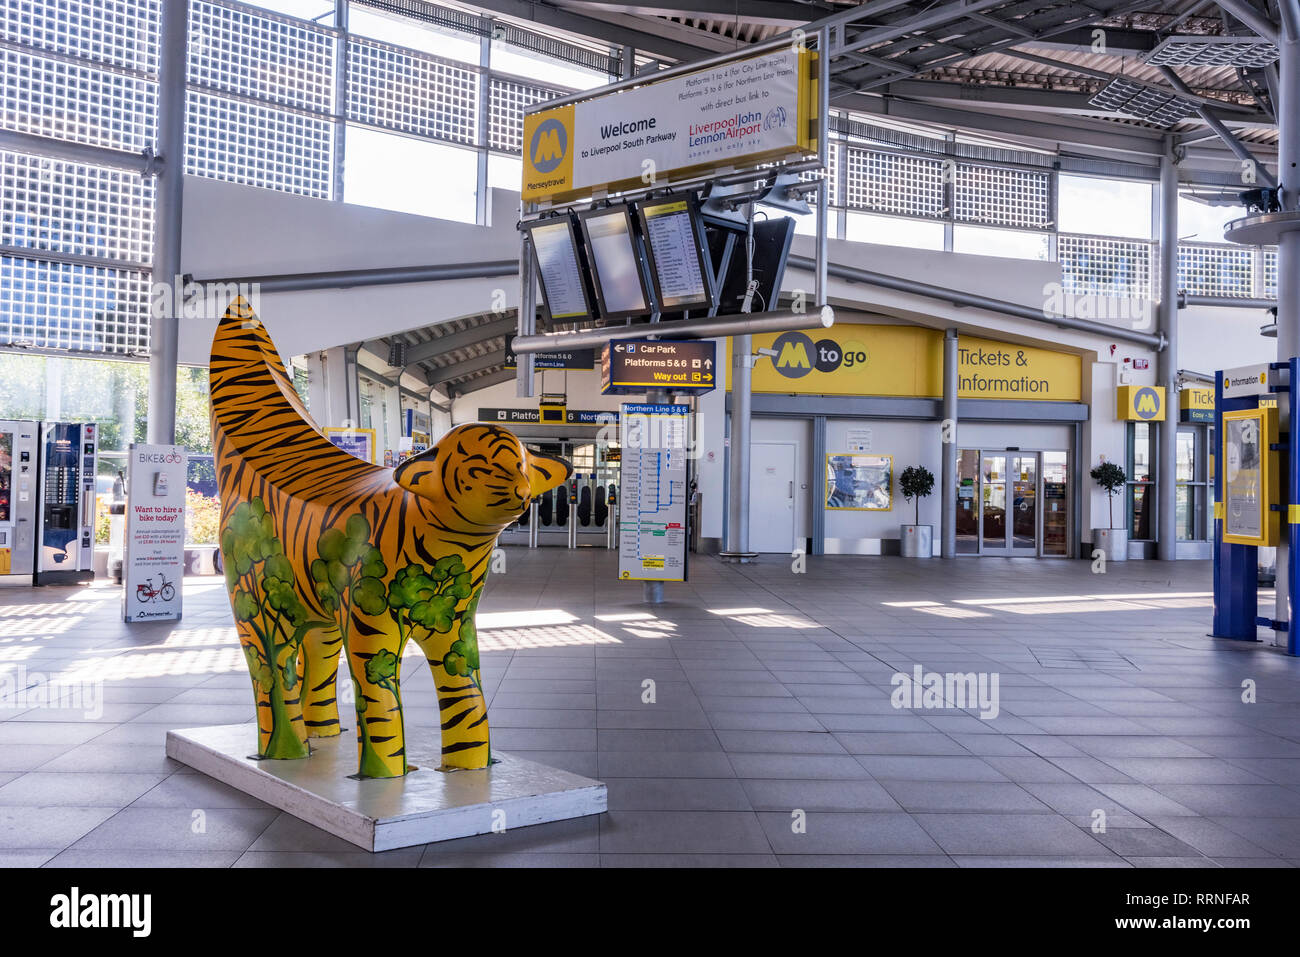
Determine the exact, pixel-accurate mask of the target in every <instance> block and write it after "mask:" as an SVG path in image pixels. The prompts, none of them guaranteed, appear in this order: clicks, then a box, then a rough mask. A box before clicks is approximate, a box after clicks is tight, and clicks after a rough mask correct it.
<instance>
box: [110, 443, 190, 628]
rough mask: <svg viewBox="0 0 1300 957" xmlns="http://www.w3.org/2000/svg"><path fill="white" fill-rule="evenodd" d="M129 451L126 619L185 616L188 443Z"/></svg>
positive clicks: (124, 561)
mask: <svg viewBox="0 0 1300 957" xmlns="http://www.w3.org/2000/svg"><path fill="white" fill-rule="evenodd" d="M127 456H128V457H127V486H126V487H127V494H126V544H125V548H124V552H123V556H122V582H123V590H122V618H123V619H124V620H125V621H161V620H164V619H174V618H180V617H181V581H182V579H183V578H184V577H185V473H186V468H187V465H188V459H189V455H188V453H187V452H186V451H185V447H184V446H182V445H132V446H131V450H130V452H128V453H127Z"/></svg>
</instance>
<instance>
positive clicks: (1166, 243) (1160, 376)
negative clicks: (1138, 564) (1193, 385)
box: [1156, 139, 1178, 561]
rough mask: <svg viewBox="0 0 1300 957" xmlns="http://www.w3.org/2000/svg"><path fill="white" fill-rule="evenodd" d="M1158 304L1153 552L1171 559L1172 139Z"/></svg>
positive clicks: (1174, 373) (1163, 162) (1174, 402)
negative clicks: (1159, 400) (1161, 408)
mask: <svg viewBox="0 0 1300 957" xmlns="http://www.w3.org/2000/svg"><path fill="white" fill-rule="evenodd" d="M1159 208H1160V305H1159V312H1158V313H1157V327H1158V329H1159V331H1160V332H1163V333H1164V335H1165V339H1166V342H1167V345H1166V346H1165V348H1164V350H1163V351H1161V352H1159V353H1157V355H1156V384H1157V385H1162V386H1164V387H1165V420H1164V421H1163V422H1161V423H1160V426H1159V429H1158V431H1157V435H1158V436H1159V442H1160V450H1159V455H1158V456H1157V459H1156V556H1157V557H1158V558H1160V559H1161V560H1165V561H1172V560H1173V559H1174V557H1175V552H1176V551H1177V548H1178V520H1177V518H1178V516H1177V510H1176V507H1175V506H1176V504H1177V501H1176V494H1177V477H1178V476H1177V469H1176V468H1175V459H1176V457H1177V453H1178V168H1177V167H1176V166H1175V165H1174V156H1173V142H1172V139H1170V140H1169V141H1167V142H1166V144H1165V154H1164V155H1163V156H1162V157H1161V158H1160V207H1159Z"/></svg>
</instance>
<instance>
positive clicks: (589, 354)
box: [501, 336, 596, 369]
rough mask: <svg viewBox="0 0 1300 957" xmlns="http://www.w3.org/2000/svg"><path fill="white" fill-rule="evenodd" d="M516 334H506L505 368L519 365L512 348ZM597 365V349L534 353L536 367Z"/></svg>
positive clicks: (534, 365) (585, 366)
mask: <svg viewBox="0 0 1300 957" xmlns="http://www.w3.org/2000/svg"><path fill="white" fill-rule="evenodd" d="M514 341H515V337H514V336H506V357H505V361H504V362H502V363H501V368H503V369H514V368H517V367H518V360H517V358H516V357H515V351H514V349H512V348H511V346H512V345H513V344H514ZM595 367H596V350H595V349H570V350H568V351H567V352H538V353H534V355H533V368H534V369H594V368H595Z"/></svg>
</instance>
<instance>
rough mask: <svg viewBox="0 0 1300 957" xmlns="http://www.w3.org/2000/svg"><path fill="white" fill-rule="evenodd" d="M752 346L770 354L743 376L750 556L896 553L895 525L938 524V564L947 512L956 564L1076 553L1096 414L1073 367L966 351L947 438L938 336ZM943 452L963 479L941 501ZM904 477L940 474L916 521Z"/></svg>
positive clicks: (975, 344) (1009, 350)
mask: <svg viewBox="0 0 1300 957" xmlns="http://www.w3.org/2000/svg"><path fill="white" fill-rule="evenodd" d="M754 348H755V350H756V352H758V351H759V350H765V351H763V352H759V356H760V357H759V359H758V360H757V362H756V365H755V367H754V370H753V376H752V379H753V387H752V388H753V412H754V421H753V427H752V435H751V452H750V455H751V470H750V471H751V486H750V502H751V514H750V533H749V534H750V548H751V549H752V550H754V551H758V552H771V553H776V552H785V553H790V552H791V551H794V550H795V549H805V550H807V551H808V552H809V553H810V554H894V553H897V551H898V540H899V526H900V525H903V524H917V523H919V524H922V525H932V526H934V528H935V536H934V552H935V554H938V551H939V535H938V532H939V527H940V525H941V520H942V515H941V512H942V508H943V507H944V502H945V499H946V500H947V501H948V502H950V503H951V504H950V505H949V506H948V507H951V508H953V509H954V510H955V512H956V528H957V542H956V547H957V554H958V555H972V556H978V555H986V556H997V555H1000V556H1014V557H1041V558H1050V557H1061V558H1064V557H1070V556H1075V555H1079V554H1081V553H1082V550H1083V546H1082V541H1081V526H1082V521H1081V516H1080V511H1081V508H1080V506H1081V494H1080V493H1081V489H1082V488H1083V478H1084V470H1082V468H1081V457H1080V449H1082V448H1083V447H1084V442H1083V435H1084V429H1085V428H1086V427H1087V425H1088V421H1089V417H1090V410H1089V406H1088V405H1087V404H1086V403H1085V402H1084V401H1083V400H1082V398H1083V385H1082V373H1081V370H1082V368H1083V363H1084V362H1085V361H1086V360H1084V359H1083V358H1082V357H1080V356H1079V355H1075V354H1071V353H1064V352H1054V351H1050V350H1045V349H1038V348H1033V347H1028V346H1022V345H1016V344H1012V343H1005V342H997V341H994V340H989V339H985V338H980V337H974V336H961V337H959V340H958V369H959V375H958V415H957V424H956V425H955V427H954V426H953V425H952V424H950V423H945V422H944V421H943V419H942V400H941V398H940V396H941V394H942V391H943V385H942V375H943V368H942V365H943V363H942V355H943V353H942V349H943V332H942V331H940V330H935V329H931V328H927V327H921V326H912V325H900V324H868V323H863V324H842V325H837V326H835V327H834V328H832V329H831V330H828V331H827V332H825V333H782V334H772V335H766V336H755V337H754ZM729 367H730V366H729ZM729 407H730V397H729V396H728V408H729ZM950 447H953V453H954V455H955V458H956V463H957V469H956V479H955V487H954V489H952V490H951V495H949V496H944V495H943V494H942V492H943V490H942V489H941V488H940V482H941V481H942V461H941V457H942V455H943V451H944V449H945V448H950ZM908 466H924V467H925V468H927V469H928V470H929V471H930V472H931V473H932V474H933V475H934V476H935V487H934V491H933V494H932V495H930V496H929V497H927V498H925V499H923V500H921V502H920V505H919V510H918V508H917V503H916V502H915V501H913V502H907V501H905V500H904V499H903V497H902V495H901V490H900V489H899V486H898V479H899V476H900V475H901V473H902V471H903V470H904V469H906V468H907V467H908ZM918 512H919V514H918ZM918 518H919V522H918ZM724 535H725V531H724Z"/></svg>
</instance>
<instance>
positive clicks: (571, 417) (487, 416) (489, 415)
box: [478, 409, 618, 425]
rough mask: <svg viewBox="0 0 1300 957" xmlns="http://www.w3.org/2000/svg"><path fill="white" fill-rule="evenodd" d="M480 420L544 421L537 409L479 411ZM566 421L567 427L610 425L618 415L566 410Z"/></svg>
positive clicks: (586, 410)
mask: <svg viewBox="0 0 1300 957" xmlns="http://www.w3.org/2000/svg"><path fill="white" fill-rule="evenodd" d="M478 420H479V421H480V422H513V423H516V424H519V423H523V424H528V423H534V424H535V423H540V422H541V421H542V416H541V413H540V412H539V411H538V410H537V409H479V410H478ZM564 421H565V423H566V424H567V425H609V424H612V423H614V422H617V421H618V413H617V412H602V411H600V410H598V409H566V410H565V412H564Z"/></svg>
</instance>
